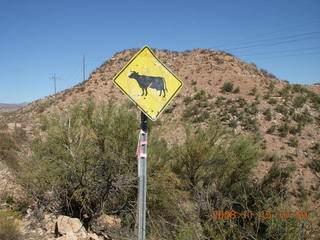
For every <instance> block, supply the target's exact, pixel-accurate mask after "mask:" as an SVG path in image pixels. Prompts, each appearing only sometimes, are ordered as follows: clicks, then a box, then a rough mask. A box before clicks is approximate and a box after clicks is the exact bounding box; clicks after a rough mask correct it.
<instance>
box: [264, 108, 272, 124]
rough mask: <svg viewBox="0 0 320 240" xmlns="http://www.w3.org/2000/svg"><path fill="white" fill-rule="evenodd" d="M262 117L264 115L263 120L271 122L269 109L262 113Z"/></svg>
mask: <svg viewBox="0 0 320 240" xmlns="http://www.w3.org/2000/svg"><path fill="white" fill-rule="evenodd" d="M263 115H264V118H265V119H266V120H267V121H271V119H272V113H271V110H270V108H267V109H266V110H264V111H263Z"/></svg>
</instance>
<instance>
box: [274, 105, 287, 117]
mask: <svg viewBox="0 0 320 240" xmlns="http://www.w3.org/2000/svg"><path fill="white" fill-rule="evenodd" d="M275 110H276V111H277V112H278V113H281V114H283V115H287V113H288V109H287V108H286V107H285V106H284V105H282V104H278V105H277V106H276V107H275Z"/></svg>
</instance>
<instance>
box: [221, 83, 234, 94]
mask: <svg viewBox="0 0 320 240" xmlns="http://www.w3.org/2000/svg"><path fill="white" fill-rule="evenodd" d="M232 90H233V83H232V82H225V83H224V84H223V86H222V88H221V91H222V92H232Z"/></svg>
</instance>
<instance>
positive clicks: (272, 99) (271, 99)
mask: <svg viewBox="0 0 320 240" xmlns="http://www.w3.org/2000/svg"><path fill="white" fill-rule="evenodd" d="M268 103H269V104H271V105H275V104H277V99H275V98H270V99H269V100H268Z"/></svg>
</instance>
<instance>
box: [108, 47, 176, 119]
mask: <svg viewBox="0 0 320 240" xmlns="http://www.w3.org/2000/svg"><path fill="white" fill-rule="evenodd" d="M113 82H114V83H115V84H116V85H117V86H118V87H119V88H120V89H121V91H122V92H123V93H124V94H126V95H127V96H128V97H129V98H130V100H131V101H133V103H134V104H135V105H137V106H138V107H139V108H140V110H141V111H142V112H143V113H144V114H145V115H147V116H148V117H149V118H150V119H151V120H153V121H155V120H157V118H158V117H159V116H160V114H161V113H162V112H163V110H164V109H165V107H166V106H167V105H168V104H169V102H170V101H171V100H172V99H173V98H174V97H175V95H176V94H177V93H178V91H179V90H180V89H181V87H182V82H181V81H180V80H179V79H178V78H177V76H176V75H174V73H172V72H171V71H170V70H169V69H168V68H167V67H166V66H165V65H164V64H163V63H162V62H161V61H160V60H159V59H158V58H157V57H156V55H155V54H154V53H153V52H152V50H151V49H150V48H149V47H148V46H144V47H143V48H142V49H141V50H140V51H139V52H138V53H137V54H136V55H135V56H134V57H133V58H132V59H131V60H130V61H129V62H128V63H127V65H126V66H124V68H123V69H122V70H121V71H120V72H119V73H118V74H117V75H116V76H115V77H114V79H113Z"/></svg>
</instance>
